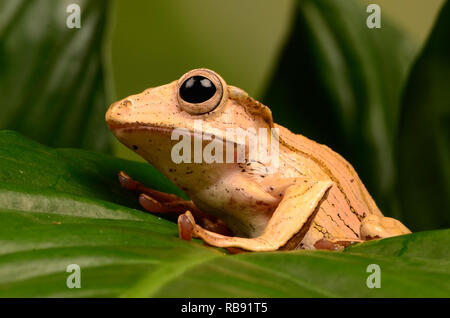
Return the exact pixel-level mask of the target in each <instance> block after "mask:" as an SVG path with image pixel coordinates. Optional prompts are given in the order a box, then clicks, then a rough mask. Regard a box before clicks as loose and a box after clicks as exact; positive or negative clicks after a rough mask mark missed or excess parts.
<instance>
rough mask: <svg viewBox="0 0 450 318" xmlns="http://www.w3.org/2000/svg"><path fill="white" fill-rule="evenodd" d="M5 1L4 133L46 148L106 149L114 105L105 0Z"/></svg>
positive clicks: (1, 26)
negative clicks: (75, 14)
mask: <svg viewBox="0 0 450 318" xmlns="http://www.w3.org/2000/svg"><path fill="white" fill-rule="evenodd" d="M73 2H74V1H53V0H33V1H29V0H14V1H11V0H0V100H1V101H2V103H1V116H0V129H14V130H16V131H20V132H22V133H23V134H25V135H27V136H29V137H31V138H33V139H34V140H37V141H40V142H42V143H44V144H47V145H52V146H62V147H78V148H80V147H81V148H87V149H95V150H100V151H107V150H108V149H109V148H110V134H109V132H108V131H107V127H106V125H105V122H104V114H105V111H106V107H107V106H108V104H109V103H110V101H111V100H110V99H111V98H110V96H109V93H110V92H109V86H108V80H107V78H106V75H107V72H106V71H105V65H104V64H105V39H106V38H107V29H108V27H109V23H108V19H109V15H110V6H111V4H112V3H113V2H111V1H108V0H80V1H76V2H75V3H77V4H79V6H80V7H81V28H79V29H78V28H73V29H70V28H68V27H67V25H66V19H67V17H68V16H69V15H70V13H67V12H66V8H67V6H68V5H69V4H71V3H73Z"/></svg>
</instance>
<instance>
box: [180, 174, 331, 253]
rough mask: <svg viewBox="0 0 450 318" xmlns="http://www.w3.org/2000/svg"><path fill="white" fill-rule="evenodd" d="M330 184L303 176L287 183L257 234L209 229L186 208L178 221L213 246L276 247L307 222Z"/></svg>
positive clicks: (259, 249)
mask: <svg viewBox="0 0 450 318" xmlns="http://www.w3.org/2000/svg"><path fill="white" fill-rule="evenodd" d="M332 185H333V182H332V181H316V182H310V181H306V180H305V182H300V183H297V184H293V185H291V186H289V187H288V188H287V189H286V190H285V193H284V196H283V199H282V200H281V201H280V203H279V204H278V207H277V208H276V210H275V211H274V213H273V215H272V217H271V218H270V220H269V222H268V224H267V227H266V229H265V230H264V232H263V234H261V235H260V236H259V237H255V238H243V237H231V236H224V235H220V234H217V233H213V232H210V231H208V230H205V229H204V228H202V227H201V226H199V225H197V224H195V221H194V218H193V217H192V214H190V213H189V211H188V212H186V213H185V214H183V215H180V216H179V218H178V225H179V228H180V231H181V232H183V231H184V233H186V232H188V231H189V229H191V230H192V236H193V237H198V238H201V239H203V240H204V241H205V242H206V243H207V244H209V245H212V246H216V247H238V248H242V249H245V250H248V251H275V250H278V249H279V248H280V247H282V246H283V245H285V244H286V243H287V242H288V241H289V239H291V238H292V237H293V236H294V235H295V234H297V233H298V232H299V231H300V230H301V229H302V227H303V226H304V225H305V224H307V221H308V220H309V218H310V217H312V216H313V215H314V212H315V211H316V209H317V208H318V207H319V205H320V203H321V202H322V200H324V199H325V198H326V194H327V192H328V190H329V189H330V188H331V186H332Z"/></svg>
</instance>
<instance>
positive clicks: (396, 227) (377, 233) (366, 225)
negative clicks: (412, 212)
mask: <svg viewBox="0 0 450 318" xmlns="http://www.w3.org/2000/svg"><path fill="white" fill-rule="evenodd" d="M409 233H411V231H410V230H409V229H408V228H407V227H406V226H404V225H403V224H402V223H401V222H400V221H398V220H396V219H393V218H390V217H383V216H377V215H374V214H371V215H368V216H367V217H365V218H364V219H363V220H362V221H361V228H360V236H361V238H362V239H364V240H370V239H377V238H386V237H391V236H397V235H403V234H409Z"/></svg>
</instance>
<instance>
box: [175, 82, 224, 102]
mask: <svg viewBox="0 0 450 318" xmlns="http://www.w3.org/2000/svg"><path fill="white" fill-rule="evenodd" d="M215 93H216V87H215V86H214V84H213V83H212V82H211V81H210V80H209V79H207V78H206V77H203V76H192V77H189V78H188V79H187V80H185V81H184V83H183V85H181V87H180V96H181V98H182V99H183V100H184V101H186V102H188V103H194V104H198V103H202V102H204V101H207V100H208V99H210V98H211V97H213V96H214V94H215Z"/></svg>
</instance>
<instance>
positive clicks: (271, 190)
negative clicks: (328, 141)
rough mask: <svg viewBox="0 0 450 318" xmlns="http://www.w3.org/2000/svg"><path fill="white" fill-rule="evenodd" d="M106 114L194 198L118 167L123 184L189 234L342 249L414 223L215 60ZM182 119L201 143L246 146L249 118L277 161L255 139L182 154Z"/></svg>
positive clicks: (231, 241)
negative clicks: (218, 157) (394, 213)
mask: <svg viewBox="0 0 450 318" xmlns="http://www.w3.org/2000/svg"><path fill="white" fill-rule="evenodd" d="M199 121H200V122H201V124H202V125H201V129H200V130H199V129H198V125H197V127H196V124H198V123H199ZM106 122H107V124H108V127H109V129H110V130H111V131H112V132H113V134H114V135H115V136H116V137H117V138H118V140H119V141H120V142H122V143H123V144H124V145H126V146H127V147H129V148H130V149H132V150H133V151H135V152H136V153H138V154H139V155H140V156H142V157H143V158H144V159H146V160H147V161H148V162H149V163H151V164H152V165H153V166H155V167H156V168H157V169H158V170H160V171H161V172H162V173H163V174H164V175H165V176H166V177H168V178H169V179H170V180H171V181H172V182H173V183H174V184H175V185H177V186H178V187H179V188H181V189H182V190H183V191H184V192H185V193H186V194H187V195H188V196H189V198H190V199H191V200H189V201H186V200H182V199H181V198H179V197H178V196H176V195H173V194H167V193H163V192H159V191H156V190H153V189H149V188H146V187H145V186H144V185H142V184H140V183H139V182H137V181H135V180H133V179H132V178H131V177H129V176H128V175H126V174H125V173H124V172H121V173H120V174H119V180H120V182H121V184H122V185H123V186H124V187H126V188H127V189H132V190H137V191H139V192H141V195H140V197H139V202H140V203H141V205H142V206H143V207H144V208H145V209H146V210H148V211H150V212H153V213H165V212H176V213H179V216H178V228H179V234H180V237H181V238H183V239H186V240H190V239H191V238H192V237H194V238H200V239H202V240H203V241H204V242H205V243H206V244H208V245H211V246H216V247H223V248H230V249H232V248H235V249H238V250H244V251H275V250H286V249H287V250H292V249H331V250H336V249H342V248H343V247H344V246H347V245H349V244H352V243H355V242H362V241H366V240H369V239H377V238H386V237H390V236H395V235H402V234H407V233H411V232H410V230H409V229H408V228H407V227H406V226H404V225H403V224H402V223H401V222H399V221H398V220H395V219H393V218H389V217H384V216H383V214H382V213H381V211H380V210H379V209H378V207H377V205H376V204H375V202H374V200H373V199H372V197H371V196H370V194H369V193H368V191H367V190H366V188H365V186H364V184H363V183H362V181H361V180H360V178H359V177H358V175H357V173H356V172H355V170H354V168H353V167H352V166H351V165H350V163H348V162H347V161H346V160H345V159H344V158H343V157H341V156H340V155H339V154H337V153H336V152H334V151H333V150H331V149H330V148H329V147H327V146H325V145H322V144H319V143H316V142H314V141H312V140H310V139H308V138H307V137H304V136H302V135H299V134H294V133H292V132H291V131H289V130H288V129H286V128H284V127H282V126H280V125H277V124H276V123H274V121H273V119H272V113H271V111H270V109H269V108H268V107H267V106H265V105H263V104H262V103H260V102H258V101H257V100H255V99H253V98H252V97H250V96H249V95H248V94H247V93H246V92H245V91H244V90H242V89H240V88H238V87H234V86H231V85H228V84H227V83H226V82H225V81H224V79H223V78H222V77H221V76H220V75H219V74H217V73H216V72H214V71H212V70H209V69H204V68H203V69H194V70H191V71H189V72H187V73H186V74H184V75H183V76H181V78H180V79H178V80H175V81H173V82H171V83H169V84H166V85H162V86H159V87H154V88H149V89H146V90H144V91H143V92H142V93H140V94H137V95H132V96H129V97H127V98H125V99H122V100H119V101H117V102H115V103H113V104H112V105H111V106H110V108H109V109H108V111H107V113H106ZM180 128H181V131H182V132H183V134H184V135H185V136H184V137H186V138H187V137H193V140H194V143H195V140H198V139H200V140H201V142H200V143H201V145H202V146H205V145H206V147H207V144H208V141H206V140H209V143H211V142H213V141H214V142H216V143H218V144H223V145H225V144H227V145H228V146H229V145H231V147H230V149H233V147H234V148H236V147H239V146H242V143H238V142H237V141H236V138H235V136H234V137H229V135H228V134H227V132H228V131H230V129H237V128H241V129H247V130H249V129H250V128H251V129H253V130H251V131H252V132H253V133H254V134H256V137H260V136H259V135H260V134H262V132H264V131H266V130H267V131H271V133H270V134H271V136H274V135H275V134H276V138H275V139H274V140H275V142H276V143H277V145H278V148H277V158H276V159H277V162H278V165H277V168H276V169H268V164H267V163H265V162H261V161H260V160H250V158H249V151H248V149H249V147H250V145H248V144H247V145H244V147H246V148H245V149H244V150H245V151H244V152H243V154H242V153H241V157H240V158H239V159H240V160H237V158H236V157H233V158H232V159H235V160H226V161H222V162H220V161H213V162H210V161H207V160H192V161H189V160H186V161H182V162H179V160H174V157H173V154H174V149H175V148H174V147H177V145H179V142H180V138H181V137H180V136H178V138H174V131H178V130H179V129H180ZM275 132H276V133H275ZM200 136H208V138H203V137H200ZM272 142H273V144H274V143H275V142H274V141H272ZM216 145H217V144H216ZM271 146H272V143H271V144H270V146H269V143H266V144H265V146H264V143H261V145H260V148H258V151H259V152H262V153H265V152H270V151H269V149H268V148H269V147H271ZM261 147H262V149H261ZM264 147H266V148H264ZM194 148H195V145H194ZM188 150H189V149H184V151H186V154H188V152H189V151H188ZM236 152H237V151H236ZM186 154H183V155H186ZM224 156H225V154H224ZM236 156H237V155H236Z"/></svg>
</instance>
